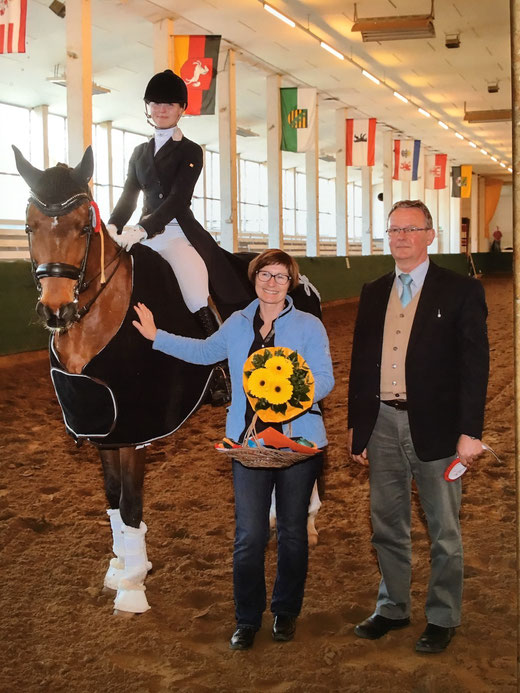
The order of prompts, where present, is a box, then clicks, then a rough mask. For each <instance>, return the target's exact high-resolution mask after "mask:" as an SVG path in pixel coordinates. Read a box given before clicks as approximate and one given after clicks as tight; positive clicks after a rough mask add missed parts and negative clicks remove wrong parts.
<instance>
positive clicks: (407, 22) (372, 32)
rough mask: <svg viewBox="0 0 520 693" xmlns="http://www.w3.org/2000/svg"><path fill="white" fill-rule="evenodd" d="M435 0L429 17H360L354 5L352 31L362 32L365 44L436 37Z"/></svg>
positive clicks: (415, 15) (411, 15)
mask: <svg viewBox="0 0 520 693" xmlns="http://www.w3.org/2000/svg"><path fill="white" fill-rule="evenodd" d="M433 19H434V14H433V0H432V6H431V12H430V14H429V15H417V14H410V15H401V16H399V15H396V16H393V17H392V16H391V17H363V18H361V17H358V16H357V3H354V24H353V25H352V28H351V30H350V31H359V32H361V37H362V39H363V41H364V42H368V41H399V40H403V39H420V38H433V37H435V27H434V26H433Z"/></svg>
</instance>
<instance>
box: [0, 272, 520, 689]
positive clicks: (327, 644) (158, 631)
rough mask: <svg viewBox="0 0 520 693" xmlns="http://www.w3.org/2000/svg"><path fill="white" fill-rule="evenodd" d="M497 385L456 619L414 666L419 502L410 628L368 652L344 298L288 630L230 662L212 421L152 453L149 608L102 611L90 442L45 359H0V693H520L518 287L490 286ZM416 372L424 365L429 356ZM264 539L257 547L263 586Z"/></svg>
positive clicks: (224, 482)
mask: <svg viewBox="0 0 520 693" xmlns="http://www.w3.org/2000/svg"><path fill="white" fill-rule="evenodd" d="M484 284H485V288H486V293H487V299H488V304H489V308H490V318H489V333H490V340H491V382H490V387H489V395H488V406H487V414H486V430H485V436H484V439H485V441H486V442H487V443H488V444H489V445H491V446H492V447H493V448H494V449H495V450H496V451H497V453H498V455H499V457H500V458H501V462H500V463H497V462H496V461H494V460H493V459H492V458H491V456H490V455H487V456H486V457H484V458H482V460H481V461H480V462H479V463H478V464H476V466H475V467H474V469H472V470H471V471H470V472H469V473H468V474H467V475H466V477H465V478H464V498H463V509H462V515H461V521H462V526H463V534H464V542H465V565H466V579H465V590H464V616H463V625H462V626H461V627H460V628H459V629H458V632H457V635H456V637H455V639H454V640H453V642H452V644H451V645H450V648H449V649H448V651H447V652H445V653H443V654H442V655H437V656H431V655H430V656H428V655H426V656H424V655H423V656H421V655H418V654H416V653H415V652H414V649H413V646H414V643H415V640H416V639H417V637H418V636H419V634H420V633H421V632H422V630H423V627H424V616H423V603H424V596H425V589H426V584H427V580H428V573H429V566H428V541H427V533H426V529H425V525H424V521H423V518H422V515H421V512H420V509H419V507H418V503H417V502H416V498H414V503H413V505H414V522H413V543H414V563H413V565H414V574H413V585H412V592H413V613H412V625H411V626H410V628H407V629H405V630H402V631H399V632H394V633H390V634H389V635H388V636H387V637H385V638H384V639H383V640H381V641H378V642H369V641H363V640H360V639H358V638H356V637H355V636H354V634H353V627H354V625H355V624H356V623H357V622H359V621H360V620H362V619H363V618H365V617H366V616H367V615H369V614H370V613H371V610H372V607H373V604H374V599H375V595H376V588H377V582H378V570H377V565H376V559H375V555H374V553H373V551H372V549H371V545H370V523H369V515H368V478H367V472H366V470H365V469H363V468H362V467H359V466H357V465H355V464H354V463H353V462H352V461H351V460H349V458H348V456H347V452H346V392H347V383H348V368H347V364H348V362H349V357H350V348H351V341H352V329H353V324H354V319H355V313H356V309H357V305H356V303H355V302H351V303H342V304H340V305H333V306H330V307H327V308H326V309H325V311H324V321H325V324H326V326H327V329H328V331H329V335H330V340H331V347H332V355H333V360H334V366H335V375H336V388H335V390H334V392H333V393H332V395H331V396H330V397H329V398H328V400H327V404H326V425H327V429H328V432H329V438H330V446H329V455H328V467H327V476H326V495H325V498H324V505H323V508H322V510H321V512H320V514H319V518H318V528H319V531H320V542H319V545H318V546H317V547H316V548H315V549H314V550H313V551H312V553H311V557H310V565H309V578H308V583H307V591H306V596H305V603H304V608H303V612H302V615H301V617H300V619H299V623H298V629H297V634H296V638H295V640H294V641H293V642H290V643H286V644H277V643H273V642H272V640H271V637H270V626H271V618H270V614H267V615H266V617H265V619H264V626H263V628H262V630H261V631H260V633H259V634H258V636H257V639H256V642H255V647H254V649H253V650H251V651H249V652H231V651H230V650H229V649H228V639H229V636H230V635H231V632H232V630H233V624H234V618H233V601H232V589H231V551H232V540H233V492H232V484H231V475H230V468H229V463H228V462H227V461H226V460H223V459H221V458H219V457H218V455H217V453H215V452H213V451H212V444H213V442H214V441H216V440H218V439H219V438H220V437H221V435H222V431H223V425H224V411H223V410H214V409H211V408H210V407H205V408H203V409H202V410H200V411H199V412H198V413H197V414H196V415H195V416H194V417H193V418H192V419H191V420H190V421H189V422H188V423H187V424H186V425H185V426H184V427H183V428H182V429H181V430H180V431H179V432H178V433H177V434H176V435H175V436H172V437H170V438H169V439H167V440H165V441H162V442H161V443H159V444H156V445H155V446H154V447H153V448H152V450H151V452H150V455H149V459H150V462H149V465H148V469H147V475H146V480H145V517H144V519H145V521H146V523H147V524H148V527H149V532H148V536H147V539H148V554H149V557H150V559H151V561H152V562H153V566H154V568H153V571H152V572H151V573H150V575H149V577H148V579H147V595H148V599H149V602H150V604H151V605H152V609H151V611H149V612H147V613H146V614H144V615H141V616H133V617H131V618H124V617H117V616H113V615H112V599H113V593H110V592H105V591H103V589H102V584H103V575H104V572H105V569H106V566H107V563H108V559H109V556H110V544H111V540H110V527H109V524H108V521H107V520H106V515H105V507H106V503H105V499H104V493H103V485H102V477H101V468H100V465H99V462H98V459H97V454H96V451H95V449H94V448H92V447H91V446H89V445H85V446H83V447H82V448H81V449H76V448H75V447H74V444H73V442H72V440H71V439H70V438H69V437H68V436H67V435H66V433H65V429H64V426H63V422H62V418H61V413H60V410H59V407H58V404H57V402H56V399H55V397H54V392H53V390H52V386H51V383H50V379H49V374H48V361H47V356H46V354H45V353H44V352H37V353H33V354H22V355H18V356H12V357H3V358H0V379H1V392H2V395H3V396H2V428H1V433H0V465H1V469H2V475H1V481H0V533H1V534H0V545H1V548H0V551H1V566H2V571H1V572H2V588H1V590H0V632H1V634H2V647H1V650H0V652H1V654H0V691H2V692H4V691H5V692H6V693H7V692H9V693H15V692H20V693H33V692H34V693H36V692H37V691H38V692H42V693H65V692H66V693H162V692H166V691H186V692H190V693H191V692H193V693H196V692H197V693H198V692H202V691H223V692H224V691H230V692H231V691H255V692H256V691H273V692H274V691H276V692H277V693H282V692H283V693H290V692H293V691H294V692H298V693H302V692H303V693H311V692H314V691H324V692H325V691H346V692H347V691H348V692H351V691H352V692H354V691H359V692H363V693H372V692H375V691H381V692H384V693H392V692H394V691H395V692H398V693H403V692H407V691H410V692H412V691H413V692H414V693H422V692H432V693H437V692H441V691H442V693H459V692H461V693H462V692H471V693H479V692H484V691H486V692H489V691H497V692H498V691H500V692H501V693H506V692H509V691H514V690H516V665H515V657H516V645H517V643H516V637H517V635H516V553H515V544H516V519H515V504H516V496H515V478H514V434H513V416H514V413H513V363H512V361H513V359H512V282H511V279H509V278H494V279H486V280H484ZM425 367H427V364H425ZM275 558H276V547H275V544H274V542H273V541H271V543H270V545H269V547H268V551H267V572H268V576H269V586H271V585H272V578H273V573H274V566H275Z"/></svg>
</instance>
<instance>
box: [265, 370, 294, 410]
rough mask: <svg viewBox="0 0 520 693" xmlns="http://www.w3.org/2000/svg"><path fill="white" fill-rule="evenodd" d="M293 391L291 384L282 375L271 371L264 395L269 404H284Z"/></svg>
mask: <svg viewBox="0 0 520 693" xmlns="http://www.w3.org/2000/svg"><path fill="white" fill-rule="evenodd" d="M292 393H293V386H292V385H291V383H290V382H289V381H288V380H287V378H283V377H282V376H278V375H275V374H274V373H272V375H271V377H270V379H269V386H268V391H267V392H266V394H265V395H264V397H265V398H266V400H267V401H268V402H269V404H285V403H286V402H288V401H289V400H290V399H291V397H292Z"/></svg>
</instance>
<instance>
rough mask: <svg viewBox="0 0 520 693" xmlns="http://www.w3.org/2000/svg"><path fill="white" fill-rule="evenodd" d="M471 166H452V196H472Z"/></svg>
mask: <svg viewBox="0 0 520 693" xmlns="http://www.w3.org/2000/svg"><path fill="white" fill-rule="evenodd" d="M472 171H473V169H472V167H471V166H452V167H451V196H452V197H471V173H472Z"/></svg>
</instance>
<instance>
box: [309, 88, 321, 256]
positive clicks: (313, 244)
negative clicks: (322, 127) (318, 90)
mask: <svg viewBox="0 0 520 693" xmlns="http://www.w3.org/2000/svg"><path fill="white" fill-rule="evenodd" d="M318 153H319V140H318V95H316V118H315V120H314V138H313V148H312V149H310V150H309V151H308V152H305V192H306V196H307V257H316V256H317V255H319V254H320V241H319V236H320V230H319V229H320V225H319V179H318V172H319V164H318Z"/></svg>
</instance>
